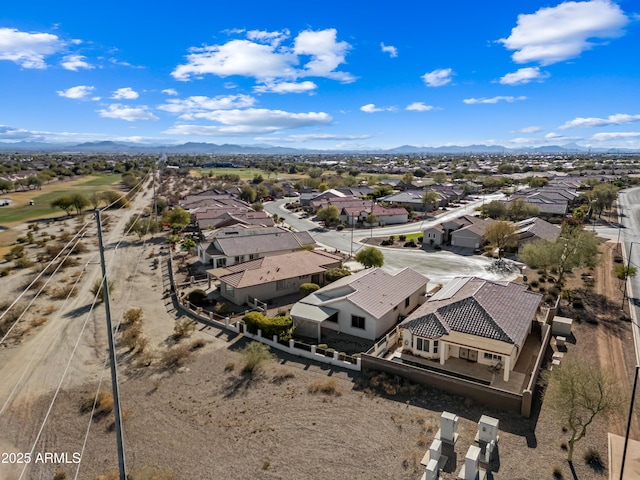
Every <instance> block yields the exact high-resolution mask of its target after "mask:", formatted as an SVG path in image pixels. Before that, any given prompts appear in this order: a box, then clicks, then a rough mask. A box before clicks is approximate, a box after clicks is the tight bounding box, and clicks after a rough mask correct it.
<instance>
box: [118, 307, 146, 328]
mask: <svg viewBox="0 0 640 480" xmlns="http://www.w3.org/2000/svg"><path fill="white" fill-rule="evenodd" d="M143 315H144V312H143V311H142V309H141V308H130V309H129V310H127V311H126V312H124V313H123V314H122V323H124V324H130V323H138V322H142V317H143Z"/></svg>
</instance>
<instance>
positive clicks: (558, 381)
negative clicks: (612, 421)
mask: <svg viewBox="0 0 640 480" xmlns="http://www.w3.org/2000/svg"><path fill="white" fill-rule="evenodd" d="M542 381H543V383H545V384H546V386H547V388H546V392H545V398H544V401H545V403H548V404H549V406H550V407H551V408H552V409H553V410H555V411H556V412H557V413H558V414H560V415H561V416H562V418H563V420H564V422H566V426H567V427H568V429H569V433H570V435H571V437H570V438H569V448H568V450H567V460H568V461H569V462H572V461H573V450H574V446H575V444H576V443H577V442H579V441H580V440H582V439H583V438H584V437H585V435H586V434H587V429H588V427H589V426H590V425H591V424H592V423H593V421H594V420H595V419H596V418H597V417H604V418H605V419H606V418H609V417H611V416H615V415H617V414H619V413H620V412H621V409H622V407H623V405H624V398H623V396H622V393H623V390H622V389H621V388H620V383H619V382H618V378H617V376H616V374H615V372H613V371H606V370H601V369H599V368H598V367H596V366H594V365H591V364H589V363H588V362H585V361H581V360H577V359H572V358H568V359H566V360H564V361H563V364H562V365H561V366H560V367H557V368H554V369H553V370H552V371H549V370H545V371H544V372H543V374H542Z"/></svg>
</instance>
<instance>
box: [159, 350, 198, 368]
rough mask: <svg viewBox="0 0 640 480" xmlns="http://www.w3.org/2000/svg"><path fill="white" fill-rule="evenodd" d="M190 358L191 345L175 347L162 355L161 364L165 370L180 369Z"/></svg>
mask: <svg viewBox="0 0 640 480" xmlns="http://www.w3.org/2000/svg"><path fill="white" fill-rule="evenodd" d="M190 356H191V345H186V344H185V345H177V346H175V347H173V348H170V349H169V350H167V351H166V352H164V354H163V355H162V363H163V365H164V366H165V367H166V368H173V367H180V366H182V365H183V364H184V363H185V362H186V361H187V360H188V359H189V357H190Z"/></svg>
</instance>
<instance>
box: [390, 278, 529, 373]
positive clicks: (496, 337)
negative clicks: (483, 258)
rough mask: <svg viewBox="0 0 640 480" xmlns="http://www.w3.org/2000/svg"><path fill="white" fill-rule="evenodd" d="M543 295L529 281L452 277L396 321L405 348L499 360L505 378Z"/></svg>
mask: <svg viewBox="0 0 640 480" xmlns="http://www.w3.org/2000/svg"><path fill="white" fill-rule="evenodd" d="M541 301H542V295H541V294H540V293H535V292H532V291H530V290H528V286H527V285H523V284H519V283H513V282H494V281H490V280H485V279H482V278H477V277H456V278H454V279H453V280H452V281H451V282H450V283H448V284H447V285H445V287H444V288H442V289H441V290H440V291H438V292H437V293H436V294H435V295H433V296H432V297H431V298H429V300H428V301H426V302H425V303H424V304H423V305H421V306H420V307H418V309H416V310H415V311H414V312H413V313H412V314H411V315H409V317H408V318H407V319H406V320H404V321H403V322H402V323H401V324H400V329H401V332H402V343H403V350H404V351H406V352H408V353H410V354H411V355H415V356H419V357H424V358H429V359H433V360H436V361H438V362H439V363H441V364H443V365H444V364H445V363H446V362H447V360H448V359H449V358H461V359H465V360H467V361H469V362H477V363H481V364H485V365H488V366H499V368H501V369H502V371H503V378H504V381H505V382H508V381H509V374H510V372H511V371H512V370H513V368H514V366H515V364H516V362H517V360H518V357H519V355H520V353H521V351H522V347H523V346H524V343H525V341H526V339H527V336H528V335H529V334H530V333H531V328H532V323H533V321H534V318H535V315H536V312H537V310H538V308H539V305H540V302H541Z"/></svg>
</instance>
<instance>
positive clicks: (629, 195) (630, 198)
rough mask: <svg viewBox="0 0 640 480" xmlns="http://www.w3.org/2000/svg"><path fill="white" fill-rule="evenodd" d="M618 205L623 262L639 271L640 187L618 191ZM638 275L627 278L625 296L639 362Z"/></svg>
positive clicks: (639, 291)
mask: <svg viewBox="0 0 640 480" xmlns="http://www.w3.org/2000/svg"><path fill="white" fill-rule="evenodd" d="M618 205H619V208H620V213H621V220H622V222H621V223H622V228H620V229H619V234H620V240H621V241H622V242H624V250H625V252H626V254H625V255H624V258H625V262H629V265H631V266H633V267H636V269H637V270H638V272H640V187H637V188H630V189H627V190H623V191H621V192H620V195H619V196H618ZM639 294H640V276H638V275H636V276H635V277H631V278H628V279H627V297H628V298H629V309H630V312H631V318H632V319H633V323H634V329H633V333H634V340H635V346H636V362H637V363H638V364H640V330H639V326H638V319H640V298H638V295H639Z"/></svg>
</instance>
